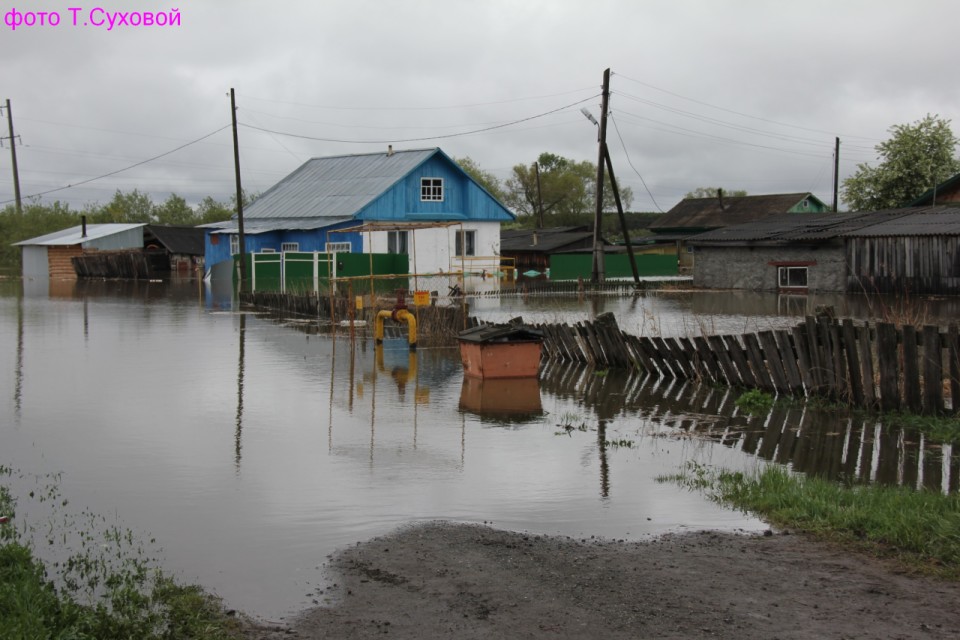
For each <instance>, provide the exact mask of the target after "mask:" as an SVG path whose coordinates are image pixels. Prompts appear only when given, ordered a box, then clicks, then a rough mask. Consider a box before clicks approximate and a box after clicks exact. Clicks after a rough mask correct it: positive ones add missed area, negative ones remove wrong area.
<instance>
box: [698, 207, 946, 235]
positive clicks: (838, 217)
mask: <svg viewBox="0 0 960 640" xmlns="http://www.w3.org/2000/svg"><path fill="white" fill-rule="evenodd" d="M957 233H960V210H957V209H956V208H953V207H945V206H938V207H911V208H904V209H886V210H883V211H860V212H856V213H801V214H798V213H786V214H781V215H777V216H771V217H769V218H764V219H763V220H757V221H754V222H750V223H747V224H739V225H735V226H732V227H724V228H722V229H714V230H713V231H707V232H705V233H700V234H697V235H695V236H690V237H689V238H688V242H690V243H692V244H711V243H715V242H719V243H722V242H758V243H770V244H785V243H788V242H823V241H826V240H831V239H833V238H841V237H862V236H879V235H903V236H911V235H953V234H957Z"/></svg>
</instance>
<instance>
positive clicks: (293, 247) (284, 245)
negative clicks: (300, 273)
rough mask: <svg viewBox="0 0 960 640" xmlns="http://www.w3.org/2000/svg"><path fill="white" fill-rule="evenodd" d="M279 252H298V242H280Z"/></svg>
mask: <svg viewBox="0 0 960 640" xmlns="http://www.w3.org/2000/svg"><path fill="white" fill-rule="evenodd" d="M280 251H281V252H283V253H286V252H287V251H300V243H299V242H281V243H280Z"/></svg>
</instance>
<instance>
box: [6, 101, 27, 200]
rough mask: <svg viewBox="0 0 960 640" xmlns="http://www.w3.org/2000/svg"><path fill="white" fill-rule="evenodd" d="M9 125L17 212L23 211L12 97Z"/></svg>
mask: <svg viewBox="0 0 960 640" xmlns="http://www.w3.org/2000/svg"><path fill="white" fill-rule="evenodd" d="M7 127H9V130H10V138H9V140H10V159H11V160H12V161H13V197H14V198H15V199H16V201H17V213H23V203H22V202H21V201H20V174H19V173H18V172H17V139H16V138H15V137H14V135H13V111H11V110H10V98H7Z"/></svg>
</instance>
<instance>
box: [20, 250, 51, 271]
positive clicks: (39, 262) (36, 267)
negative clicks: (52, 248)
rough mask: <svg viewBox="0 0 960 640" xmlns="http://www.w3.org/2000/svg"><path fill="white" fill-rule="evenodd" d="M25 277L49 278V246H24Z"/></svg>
mask: <svg viewBox="0 0 960 640" xmlns="http://www.w3.org/2000/svg"><path fill="white" fill-rule="evenodd" d="M21 251H23V262H22V264H23V277H24V278H43V279H46V278H49V277H50V262H49V260H48V258H47V247H29V246H27V247H23V249H21Z"/></svg>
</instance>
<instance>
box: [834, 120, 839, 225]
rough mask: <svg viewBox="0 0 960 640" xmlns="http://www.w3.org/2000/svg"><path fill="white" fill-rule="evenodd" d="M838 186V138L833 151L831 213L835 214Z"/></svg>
mask: <svg viewBox="0 0 960 640" xmlns="http://www.w3.org/2000/svg"><path fill="white" fill-rule="evenodd" d="M839 185H840V138H839V137H838V138H837V144H836V146H835V147H834V150H833V212H834V213H836V212H837V192H838V191H839Z"/></svg>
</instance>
